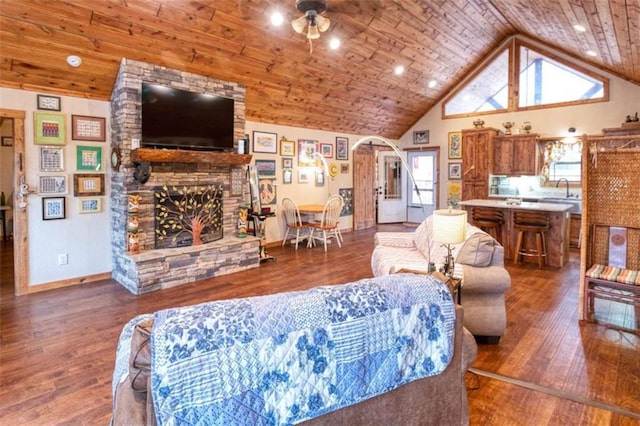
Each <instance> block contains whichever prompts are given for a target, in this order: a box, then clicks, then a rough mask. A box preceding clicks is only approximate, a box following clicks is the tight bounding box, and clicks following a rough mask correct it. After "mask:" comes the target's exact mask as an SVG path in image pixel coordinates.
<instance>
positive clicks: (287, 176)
mask: <svg viewBox="0 0 640 426" xmlns="http://www.w3.org/2000/svg"><path fill="white" fill-rule="evenodd" d="M282 183H284V184H290V183H293V170H291V169H282Z"/></svg>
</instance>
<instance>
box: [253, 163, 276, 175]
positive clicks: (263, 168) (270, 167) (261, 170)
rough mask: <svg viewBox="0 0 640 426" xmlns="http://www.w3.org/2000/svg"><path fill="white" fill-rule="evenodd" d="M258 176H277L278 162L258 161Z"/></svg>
mask: <svg viewBox="0 0 640 426" xmlns="http://www.w3.org/2000/svg"><path fill="white" fill-rule="evenodd" d="M256 170H258V176H275V175H276V160H256Z"/></svg>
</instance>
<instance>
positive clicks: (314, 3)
mask: <svg viewBox="0 0 640 426" xmlns="http://www.w3.org/2000/svg"><path fill="white" fill-rule="evenodd" d="M296 9H298V11H299V12H300V13H302V16H301V17H299V18H297V19H294V20H293V21H291V26H292V27H293V29H294V30H295V32H297V33H298V34H302V33H303V32H304V30H305V28H306V29H307V39H308V40H309V52H310V53H313V44H312V41H313V40H317V39H319V38H320V33H323V32H325V31H327V30H328V29H329V25H331V21H330V20H329V19H327V18H325V17H324V16H322V15H321V13H323V12H324V11H326V10H327V0H296Z"/></svg>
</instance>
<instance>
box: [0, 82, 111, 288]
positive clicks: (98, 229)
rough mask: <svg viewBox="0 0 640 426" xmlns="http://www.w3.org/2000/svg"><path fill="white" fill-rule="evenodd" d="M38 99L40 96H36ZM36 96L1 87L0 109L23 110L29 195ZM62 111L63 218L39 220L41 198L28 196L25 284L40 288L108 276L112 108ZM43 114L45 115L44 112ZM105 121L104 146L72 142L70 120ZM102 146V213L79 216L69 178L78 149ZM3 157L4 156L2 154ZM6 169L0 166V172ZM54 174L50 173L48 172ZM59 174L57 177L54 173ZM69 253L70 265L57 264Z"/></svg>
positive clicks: (73, 105)
mask: <svg viewBox="0 0 640 426" xmlns="http://www.w3.org/2000/svg"><path fill="white" fill-rule="evenodd" d="M39 93H40V94H42V92H39ZM37 94H38V93H36V92H29V91H25V90H16V89H8V88H0V99H1V101H0V107H1V108H7V109H16V110H22V111H25V113H26V116H25V129H24V130H25V132H24V133H25V167H26V169H25V170H26V182H27V183H28V184H29V186H30V188H31V189H32V190H37V189H38V175H40V174H47V173H43V172H40V170H39V162H38V159H39V148H40V145H35V144H34V138H33V135H34V129H33V123H34V120H33V113H34V112H37V109H36V105H37ZM61 98H62V99H61V105H62V111H61V113H64V114H66V127H67V128H66V131H67V138H66V139H67V143H66V145H65V148H64V164H65V166H64V168H65V170H64V172H62V173H64V174H65V175H67V179H68V183H69V192H68V193H67V194H66V195H65V197H66V202H65V204H66V218H65V219H63V220H48V221H43V220H42V196H40V195H38V194H32V195H30V196H29V197H28V200H27V201H28V206H27V209H28V219H27V220H28V233H29V285H38V284H44V283H50V282H56V281H63V280H67V279H72V278H78V277H84V276H87V275H94V274H100V273H106V272H110V271H111V243H110V234H111V231H110V218H109V197H108V194H109V190H110V188H109V180H110V179H109V177H108V174H109V173H110V166H109V164H110V163H109V161H108V155H109V146H110V144H109V139H110V133H111V132H110V105H109V102H106V101H93V100H88V99H83V98H73V97H68V96H62V97H61ZM42 112H46V111H42ZM72 114H73V115H87V116H94V117H105V118H106V129H107V138H106V139H107V141H106V142H85V141H72V140H71V115H72ZM78 145H88V146H101V147H102V148H103V152H102V172H101V173H105V185H106V188H105V196H103V197H101V198H102V212H100V213H92V214H79V212H78V197H74V196H73V174H74V173H77V171H76V147H77V146H78ZM2 154H3V157H4V151H3V152H2ZM3 168H4V167H3ZM82 173H86V172H82ZM49 174H53V173H49ZM55 174H58V173H55ZM59 254H67V255H68V260H69V263H68V264H67V265H58V255H59Z"/></svg>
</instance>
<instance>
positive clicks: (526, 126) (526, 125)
mask: <svg viewBox="0 0 640 426" xmlns="http://www.w3.org/2000/svg"><path fill="white" fill-rule="evenodd" d="M522 130H524V132H525V133H526V134H529V133H531V123H529V122H528V121H525V122H524V123H522Z"/></svg>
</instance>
